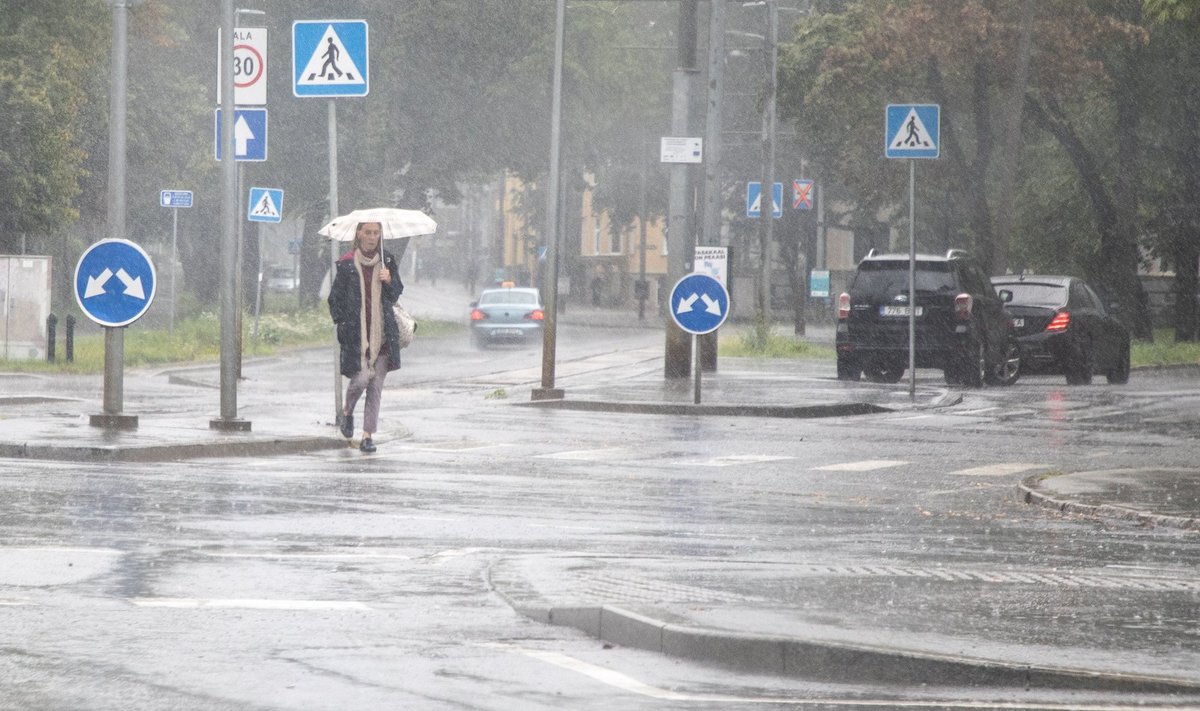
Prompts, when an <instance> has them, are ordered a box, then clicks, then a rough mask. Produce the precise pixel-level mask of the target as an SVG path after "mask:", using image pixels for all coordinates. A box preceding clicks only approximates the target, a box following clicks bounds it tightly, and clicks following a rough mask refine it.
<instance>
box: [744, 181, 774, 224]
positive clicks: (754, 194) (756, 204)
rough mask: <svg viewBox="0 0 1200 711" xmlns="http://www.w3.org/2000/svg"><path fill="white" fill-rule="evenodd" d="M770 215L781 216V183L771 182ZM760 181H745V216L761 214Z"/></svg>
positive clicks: (759, 215)
mask: <svg viewBox="0 0 1200 711" xmlns="http://www.w3.org/2000/svg"><path fill="white" fill-rule="evenodd" d="M771 185H772V188H773V190H771V193H772V195H771V198H772V203H771V208H772V209H771V217H774V218H775V219H779V218H781V217H783V183H772V184H771ZM761 203H762V182H760V181H757V180H751V181H750V182H748V183H746V217H761V216H762V209H761V208H762V205H761Z"/></svg>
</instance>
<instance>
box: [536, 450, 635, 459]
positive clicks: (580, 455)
mask: <svg viewBox="0 0 1200 711" xmlns="http://www.w3.org/2000/svg"><path fill="white" fill-rule="evenodd" d="M628 451H629V450H627V449H625V448H623V447H613V448H600V449H575V450H571V451H567V452H553V453H551V454H539V455H537V456H536V457H535V459H565V460H568V461H582V462H598V461H604V460H606V459H613V458H615V457H620V456H624V455H625V454H627V453H628Z"/></svg>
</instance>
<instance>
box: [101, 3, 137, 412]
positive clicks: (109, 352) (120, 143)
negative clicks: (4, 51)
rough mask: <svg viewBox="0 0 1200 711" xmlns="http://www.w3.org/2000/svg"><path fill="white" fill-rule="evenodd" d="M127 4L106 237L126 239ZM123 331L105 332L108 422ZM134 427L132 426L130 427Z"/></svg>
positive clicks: (112, 117) (120, 382)
mask: <svg viewBox="0 0 1200 711" xmlns="http://www.w3.org/2000/svg"><path fill="white" fill-rule="evenodd" d="M128 28H129V12H128V3H127V2H124V1H122V0H117V1H116V2H114V3H113V27H112V43H113V49H112V67H111V72H112V76H111V81H112V89H111V91H112V93H111V95H110V97H109V126H108V238H109V239H125V114H126V111H125V109H126V106H125V102H126V95H127V91H126V81H127V74H128V56H127V55H128V44H127V38H128ZM124 371H125V330H124V328H123V327H120V328H114V327H106V328H105V329H104V415H105V416H106V417H105V418H102V419H101V421H102V422H106V423H107V422H109V421H110V420H112V419H113V418H114V417H116V416H119V415H120V414H121V407H122V402H121V401H122V399H123V398H124V389H125V383H124V377H125V374H124ZM133 426H134V427H136V426H137V425H136V420H135V424H134V425H133Z"/></svg>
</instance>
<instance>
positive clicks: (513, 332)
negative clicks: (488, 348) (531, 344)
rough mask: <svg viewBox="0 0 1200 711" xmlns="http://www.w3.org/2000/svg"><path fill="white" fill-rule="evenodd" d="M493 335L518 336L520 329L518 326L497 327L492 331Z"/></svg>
mask: <svg viewBox="0 0 1200 711" xmlns="http://www.w3.org/2000/svg"><path fill="white" fill-rule="evenodd" d="M492 335H493V336H519V335H521V329H519V328H497V329H496V330H494V331H492Z"/></svg>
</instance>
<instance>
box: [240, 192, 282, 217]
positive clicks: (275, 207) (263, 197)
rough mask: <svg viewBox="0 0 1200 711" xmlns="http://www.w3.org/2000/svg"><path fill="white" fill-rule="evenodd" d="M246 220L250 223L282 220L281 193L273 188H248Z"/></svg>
mask: <svg viewBox="0 0 1200 711" xmlns="http://www.w3.org/2000/svg"><path fill="white" fill-rule="evenodd" d="M246 206H247V208H248V212H247V214H246V219H247V220H249V221H250V222H279V221H281V220H282V219H283V191H282V190H277V189H275V188H250V200H249V201H248V202H247V205H246Z"/></svg>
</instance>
